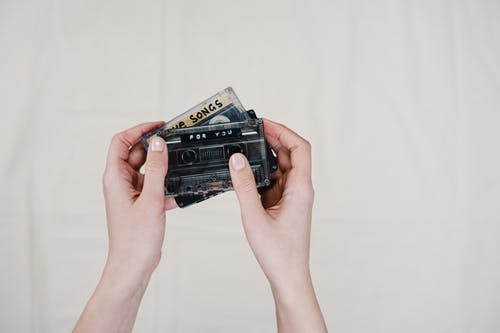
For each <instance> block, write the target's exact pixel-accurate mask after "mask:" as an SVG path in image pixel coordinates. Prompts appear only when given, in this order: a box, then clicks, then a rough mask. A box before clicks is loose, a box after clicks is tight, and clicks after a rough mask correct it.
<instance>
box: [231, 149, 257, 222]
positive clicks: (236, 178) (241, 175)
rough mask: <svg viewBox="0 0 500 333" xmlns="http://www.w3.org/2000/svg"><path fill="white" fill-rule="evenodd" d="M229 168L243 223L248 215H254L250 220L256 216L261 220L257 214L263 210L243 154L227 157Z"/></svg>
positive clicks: (247, 218) (252, 176) (250, 170)
mask: <svg viewBox="0 0 500 333" xmlns="http://www.w3.org/2000/svg"><path fill="white" fill-rule="evenodd" d="M229 170H230V172H231V180H232V182H233V188H234V191H235V192H236V196H237V197H238V201H239V203H240V208H241V216H242V217H243V223H244V224H245V221H247V220H250V218H249V217H254V218H253V219H252V220H255V217H256V219H257V220H262V221H263V220H264V219H263V218H259V216H263V215H264V214H265V211H264V208H263V207H262V203H261V202H260V196H259V193H258V192H257V185H256V184H255V178H254V175H253V172H252V169H251V168H250V165H249V164H248V160H247V159H246V157H245V155H243V154H240V153H236V154H233V155H232V156H231V158H230V159H229Z"/></svg>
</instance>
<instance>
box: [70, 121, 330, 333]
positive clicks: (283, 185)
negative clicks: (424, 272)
mask: <svg viewBox="0 0 500 333" xmlns="http://www.w3.org/2000/svg"><path fill="white" fill-rule="evenodd" d="M160 125H162V122H154V123H145V124H141V125H138V126H136V127H133V128H131V129H128V130H126V131H123V132H121V133H118V134H116V135H115V136H114V137H113V140H112V142H111V145H110V148H109V153H108V158H107V162H106V170H105V172H104V176H103V189H104V198H105V203H106V216H107V224H108V234H109V250H108V258H107V261H106V265H105V267H104V270H103V273H102V277H101V279H100V281H99V283H98V285H97V287H96V289H95V291H94V293H93V295H92V297H91V298H90V300H89V301H88V303H87V305H86V307H85V309H84V310H83V312H82V314H81V316H80V318H79V320H78V322H77V323H76V326H75V328H74V330H73V332H131V331H132V329H133V326H134V322H135V319H136V316H137V311H138V309H139V305H140V302H141V299H142V297H143V295H144V293H145V291H146V287H147V285H148V283H149V280H150V278H151V275H152V273H153V271H154V270H155V268H156V267H157V266H158V264H159V262H160V257H161V248H162V246H163V239H164V235H165V215H166V214H165V211H168V210H170V209H173V208H175V207H176V204H175V201H174V200H173V199H172V198H165V197H164V194H163V190H164V189H163V186H164V185H163V180H164V178H165V176H166V174H167V170H168V155H167V147H166V144H165V142H164V141H163V140H162V139H161V138H155V139H154V141H153V142H152V144H150V147H149V150H148V152H147V154H146V152H144V151H143V149H142V146H141V144H140V142H139V140H140V137H141V136H142V135H143V134H145V133H147V132H149V131H151V130H152V129H154V128H156V127H158V126H160ZM264 127H265V135H266V140H267V141H268V143H269V144H270V145H271V147H272V148H273V149H274V151H275V152H276V153H277V156H278V164H279V168H278V171H277V172H276V173H275V175H274V182H273V185H272V186H271V187H270V188H269V189H267V190H266V191H265V192H264V193H263V194H262V195H260V194H259V192H258V191H257V188H256V185H255V180H254V177H253V174H252V172H251V170H250V167H249V164H248V161H247V159H246V157H245V156H244V155H242V154H234V155H233V156H232V157H231V159H230V161H229V168H230V171H231V178H232V181H233V186H234V189H235V192H236V196H237V198H238V201H239V203H240V208H241V218H242V222H243V229H244V231H245V235H246V237H247V240H248V242H249V244H250V247H251V249H252V251H253V253H254V254H255V257H256V259H257V261H258V263H259V265H260V267H261V268H262V270H263V272H264V274H265V276H266V277H267V279H268V281H269V284H270V287H271V290H272V294H273V297H274V302H275V308H276V321H277V327H278V332H280V333H284V332H327V328H326V325H325V321H324V319H323V315H322V313H321V309H320V307H319V304H318V301H317V298H316V294H315V292H314V288H313V284H312V280H311V274H310V270H309V242H310V230H311V220H312V217H311V216H312V206H313V200H314V190H313V186H312V181H311V146H310V144H309V143H308V142H307V141H306V140H304V139H303V138H302V137H300V136H299V135H298V134H296V133H295V132H293V131H292V130H290V129H288V128H287V127H285V126H283V125H281V124H278V123H275V122H272V121H269V120H265V123H264ZM142 165H144V169H145V171H144V174H141V173H140V171H139V169H140V168H141V166H142ZM167 246H168V245H167Z"/></svg>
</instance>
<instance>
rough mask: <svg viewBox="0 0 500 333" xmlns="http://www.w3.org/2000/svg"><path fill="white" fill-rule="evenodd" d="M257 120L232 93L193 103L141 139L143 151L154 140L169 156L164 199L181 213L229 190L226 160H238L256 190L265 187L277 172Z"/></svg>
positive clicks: (273, 156) (272, 156) (230, 183)
mask: <svg viewBox="0 0 500 333" xmlns="http://www.w3.org/2000/svg"><path fill="white" fill-rule="evenodd" d="M263 126H264V125H263V121H262V119H259V118H257V116H256V114H255V112H254V111H253V110H249V111H246V110H245V109H244V108H243V106H242V105H241V102H240V101H239V99H238V97H237V96H236V94H235V93H234V91H233V89H232V88H230V87H229V88H226V89H224V90H222V91H221V92H219V93H217V94H216V95H214V96H212V97H210V98H208V99H206V100H205V101H203V102H201V103H199V104H198V105H196V106H195V107H193V108H191V109H189V110H188V111H186V112H184V113H183V114H181V115H179V116H177V117H175V118H174V119H172V120H170V121H168V122H167V123H166V124H165V125H163V126H162V127H160V128H158V129H156V130H154V131H152V132H150V133H147V134H146V135H144V136H143V137H142V143H143V145H144V148H145V149H146V150H147V148H148V145H149V141H150V140H151V138H152V137H153V136H154V135H158V136H161V137H162V138H163V139H164V140H165V141H166V143H167V148H168V151H169V166H168V175H167V177H166V178H165V196H171V197H175V200H176V202H177V204H178V205H179V207H187V206H189V205H192V204H194V203H198V202H201V201H204V200H206V199H208V198H211V197H214V196H216V195H218V194H220V193H223V192H226V191H229V190H232V188H233V187H232V182H231V175H230V172H229V167H228V162H229V157H230V156H231V155H232V154H234V153H242V154H244V155H245V156H246V157H247V159H248V161H249V163H250V166H251V168H252V171H253V173H254V176H255V180H256V184H257V186H258V187H265V186H268V185H269V184H270V182H271V177H270V175H271V173H272V172H274V171H276V170H277V160H276V155H275V154H274V152H273V151H272V150H271V149H270V148H269V147H268V145H267V142H266V141H265V138H264V127H263Z"/></svg>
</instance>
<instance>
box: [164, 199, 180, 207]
mask: <svg viewBox="0 0 500 333" xmlns="http://www.w3.org/2000/svg"><path fill="white" fill-rule="evenodd" d="M177 207H179V206H178V205H177V202H176V201H175V199H174V198H165V210H172V209H175V208H177Z"/></svg>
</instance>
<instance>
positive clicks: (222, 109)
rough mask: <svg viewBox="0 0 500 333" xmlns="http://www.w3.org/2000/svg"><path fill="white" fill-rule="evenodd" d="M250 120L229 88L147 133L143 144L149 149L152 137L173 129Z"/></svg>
mask: <svg viewBox="0 0 500 333" xmlns="http://www.w3.org/2000/svg"><path fill="white" fill-rule="evenodd" d="M248 119H249V117H248V114H247V112H246V110H245V108H243V105H242V104H241V102H240V100H239V99H238V96H236V93H235V92H234V90H233V88H231V87H227V88H226V89H224V90H222V91H220V92H218V93H217V94H215V95H213V96H212V97H209V98H207V99H206V100H204V101H203V102H201V103H199V104H197V105H196V106H194V107H192V108H191V109H189V110H187V111H186V112H184V113H183V114H181V115H179V116H177V117H175V118H174V119H171V120H170V121H168V122H166V123H165V125H163V126H161V127H160V128H158V129H156V130H154V131H152V132H149V133H147V134H146V135H144V136H143V138H142V143H143V144H144V146H145V147H146V148H147V146H148V145H149V141H150V140H151V137H152V136H154V135H161V132H165V131H167V130H169V129H172V128H186V127H193V126H203V125H214V124H220V123H229V122H238V121H245V120H248Z"/></svg>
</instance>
